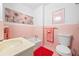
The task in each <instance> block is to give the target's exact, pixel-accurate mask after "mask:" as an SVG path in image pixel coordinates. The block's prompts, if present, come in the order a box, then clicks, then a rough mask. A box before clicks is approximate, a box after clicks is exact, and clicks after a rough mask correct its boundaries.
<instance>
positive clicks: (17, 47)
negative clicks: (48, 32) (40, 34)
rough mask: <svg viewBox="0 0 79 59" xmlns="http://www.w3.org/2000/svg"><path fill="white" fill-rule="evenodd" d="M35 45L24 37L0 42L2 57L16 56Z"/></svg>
mask: <svg viewBox="0 0 79 59" xmlns="http://www.w3.org/2000/svg"><path fill="white" fill-rule="evenodd" d="M34 45H35V44H34V43H33V42H30V41H28V40H26V39H24V38H22V37H19V38H13V39H8V40H4V41H2V42H0V56H14V55H16V54H18V53H20V52H22V51H24V50H27V49H29V48H31V47H33V46H34Z"/></svg>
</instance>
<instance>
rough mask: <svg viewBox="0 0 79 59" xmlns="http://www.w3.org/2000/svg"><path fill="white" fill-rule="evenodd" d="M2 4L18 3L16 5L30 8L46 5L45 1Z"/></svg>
mask: <svg viewBox="0 0 79 59" xmlns="http://www.w3.org/2000/svg"><path fill="white" fill-rule="evenodd" d="M4 4H8V5H16V6H17V5H18V6H24V7H26V6H27V7H29V8H31V9H36V8H37V7H39V6H41V5H46V4H47V3H4Z"/></svg>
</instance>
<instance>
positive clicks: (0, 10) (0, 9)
mask: <svg viewBox="0 0 79 59" xmlns="http://www.w3.org/2000/svg"><path fill="white" fill-rule="evenodd" d="M0 21H2V4H1V3H0Z"/></svg>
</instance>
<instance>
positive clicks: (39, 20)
mask: <svg viewBox="0 0 79 59" xmlns="http://www.w3.org/2000/svg"><path fill="white" fill-rule="evenodd" d="M43 20H44V19H43V5H41V6H39V7H38V8H36V9H35V10H34V25H37V26H42V25H43Z"/></svg>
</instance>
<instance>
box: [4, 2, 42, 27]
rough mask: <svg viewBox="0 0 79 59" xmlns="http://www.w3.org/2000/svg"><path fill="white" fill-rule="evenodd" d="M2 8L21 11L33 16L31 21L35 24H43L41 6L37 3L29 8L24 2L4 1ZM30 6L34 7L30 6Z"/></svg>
mask: <svg viewBox="0 0 79 59" xmlns="http://www.w3.org/2000/svg"><path fill="white" fill-rule="evenodd" d="M3 6H4V8H10V9H13V10H16V11H19V12H22V13H24V14H26V15H30V16H33V17H34V18H33V21H34V25H36V26H41V25H42V24H43V19H42V18H43V6H42V5H39V6H38V7H36V8H30V7H31V6H30V7H29V6H28V5H26V4H17V3H9V4H8V3H4V4H3ZM32 7H35V5H34V6H32Z"/></svg>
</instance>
